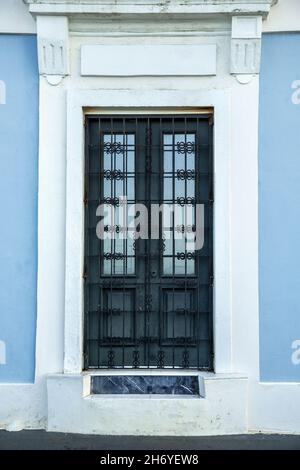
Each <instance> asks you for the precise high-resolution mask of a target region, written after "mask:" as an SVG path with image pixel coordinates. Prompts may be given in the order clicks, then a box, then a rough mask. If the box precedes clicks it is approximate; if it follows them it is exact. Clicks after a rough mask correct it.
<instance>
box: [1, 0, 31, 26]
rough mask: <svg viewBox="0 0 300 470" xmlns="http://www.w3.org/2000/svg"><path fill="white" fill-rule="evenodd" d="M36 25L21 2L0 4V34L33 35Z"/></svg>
mask: <svg viewBox="0 0 300 470" xmlns="http://www.w3.org/2000/svg"><path fill="white" fill-rule="evenodd" d="M35 32H36V25H35V21H34V19H33V18H32V16H31V14H30V13H29V11H28V6H27V5H25V3H24V2H23V0H2V1H1V2H0V34H1V33H15V34H35Z"/></svg>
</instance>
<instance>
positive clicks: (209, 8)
mask: <svg viewBox="0 0 300 470" xmlns="http://www.w3.org/2000/svg"><path fill="white" fill-rule="evenodd" d="M25 2H26V3H28V4H29V10H30V12H32V13H37V14H41V13H42V14H63V15H64V14H66V13H67V14H69V15H74V14H81V13H91V14H101V13H102V14H103V13H105V14H116V13H118V14H122V13H126V14H137V13H139V14H143V13H144V14H149V13H150V14H155V13H159V14H162V15H167V14H170V13H172V14H178V15H179V14H186V13H189V14H192V15H195V14H197V15H210V14H215V13H217V14H218V13H228V14H230V13H236V12H238V13H239V14H251V13H252V14H255V13H259V14H262V15H267V14H268V12H269V10H270V8H271V6H272V4H273V3H274V0H196V1H193V0H189V2H182V1H181V0H171V1H170V0H148V2H147V3H145V1H144V0H131V1H130V0H127V1H126V2H124V1H123V0H107V1H106V2H105V3H104V2H103V1H102V0H81V1H80V2H78V1H76V0H74V1H70V0H25Z"/></svg>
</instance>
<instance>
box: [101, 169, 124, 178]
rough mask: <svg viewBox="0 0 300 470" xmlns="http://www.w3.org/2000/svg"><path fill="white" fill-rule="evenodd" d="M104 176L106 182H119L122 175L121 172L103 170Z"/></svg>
mask: <svg viewBox="0 0 300 470" xmlns="http://www.w3.org/2000/svg"><path fill="white" fill-rule="evenodd" d="M104 176H105V178H106V179H107V180H121V179H123V178H124V173H123V172H122V171H121V170H105V172H104Z"/></svg>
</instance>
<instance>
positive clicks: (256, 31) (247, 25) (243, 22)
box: [231, 16, 262, 39]
mask: <svg viewBox="0 0 300 470" xmlns="http://www.w3.org/2000/svg"><path fill="white" fill-rule="evenodd" d="M261 31H262V18H261V16H233V17H232V32H231V37H232V38H233V39H260V38H261Z"/></svg>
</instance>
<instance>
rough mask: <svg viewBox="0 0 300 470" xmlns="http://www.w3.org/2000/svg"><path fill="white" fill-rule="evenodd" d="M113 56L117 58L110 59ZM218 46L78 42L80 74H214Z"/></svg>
mask: <svg viewBox="0 0 300 470" xmlns="http://www.w3.org/2000/svg"><path fill="white" fill-rule="evenodd" d="M112 58H116V59H117V60H112ZM216 73H217V47H216V45H215V44H198V45H192V44H188V45H182V44H180V45H178V44H173V45H166V44H157V45H145V44H143V45H124V44H123V45H107V44H104V45H103V44H88V45H83V46H81V75H83V76H143V75H144V76H145V75H148V76H155V75H158V76H173V77H175V76H180V75H181V76H189V75H190V76H191V75H198V76H201V75H216Z"/></svg>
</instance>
